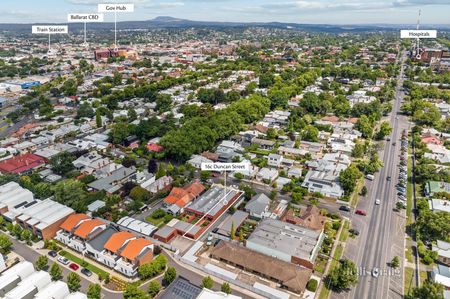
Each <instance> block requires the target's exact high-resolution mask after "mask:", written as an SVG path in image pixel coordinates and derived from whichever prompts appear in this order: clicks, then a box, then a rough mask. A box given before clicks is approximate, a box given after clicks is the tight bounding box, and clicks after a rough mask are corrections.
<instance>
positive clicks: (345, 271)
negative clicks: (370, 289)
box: [326, 259, 358, 292]
mask: <svg viewBox="0 0 450 299" xmlns="http://www.w3.org/2000/svg"><path fill="white" fill-rule="evenodd" d="M326 281H327V283H328V284H329V286H330V287H331V288H332V289H333V290H335V291H338V292H339V291H343V290H347V289H349V288H350V287H351V286H354V285H356V283H357V282H358V276H357V269H356V265H355V264H354V263H353V262H352V261H350V260H348V259H344V260H343V261H342V262H341V263H340V264H339V266H337V267H335V268H333V269H332V270H331V271H330V272H329V274H328V275H327V277H326Z"/></svg>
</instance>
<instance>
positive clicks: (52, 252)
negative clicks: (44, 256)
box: [48, 250, 58, 257]
mask: <svg viewBox="0 0 450 299" xmlns="http://www.w3.org/2000/svg"><path fill="white" fill-rule="evenodd" d="M48 255H49V256H51V257H56V256H57V255H58V253H56V251H54V250H50V251H49V252H48Z"/></svg>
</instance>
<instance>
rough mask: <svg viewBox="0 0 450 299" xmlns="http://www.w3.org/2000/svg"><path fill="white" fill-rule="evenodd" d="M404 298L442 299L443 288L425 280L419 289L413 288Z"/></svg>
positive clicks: (438, 284)
mask: <svg viewBox="0 0 450 299" xmlns="http://www.w3.org/2000/svg"><path fill="white" fill-rule="evenodd" d="M405 297H406V298H408V299H444V286H443V285H442V284H440V283H437V282H434V281H432V280H430V279H427V280H425V281H424V283H423V284H422V285H421V286H420V287H416V288H414V289H413V290H412V292H411V295H406V296H405Z"/></svg>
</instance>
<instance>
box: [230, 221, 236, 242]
mask: <svg viewBox="0 0 450 299" xmlns="http://www.w3.org/2000/svg"><path fill="white" fill-rule="evenodd" d="M235 238H236V230H235V228H234V221H233V222H231V230H230V239H231V240H234V239H235Z"/></svg>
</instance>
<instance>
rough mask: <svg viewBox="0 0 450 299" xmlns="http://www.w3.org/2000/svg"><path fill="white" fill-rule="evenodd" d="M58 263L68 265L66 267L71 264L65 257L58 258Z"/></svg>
mask: <svg viewBox="0 0 450 299" xmlns="http://www.w3.org/2000/svg"><path fill="white" fill-rule="evenodd" d="M58 262H60V263H61V264H63V265H66V266H67V265H68V264H69V263H70V261H69V260H68V259H66V258H65V257H63V256H59V257H58Z"/></svg>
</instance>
